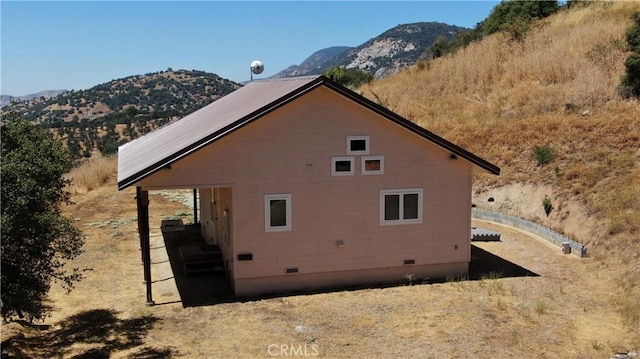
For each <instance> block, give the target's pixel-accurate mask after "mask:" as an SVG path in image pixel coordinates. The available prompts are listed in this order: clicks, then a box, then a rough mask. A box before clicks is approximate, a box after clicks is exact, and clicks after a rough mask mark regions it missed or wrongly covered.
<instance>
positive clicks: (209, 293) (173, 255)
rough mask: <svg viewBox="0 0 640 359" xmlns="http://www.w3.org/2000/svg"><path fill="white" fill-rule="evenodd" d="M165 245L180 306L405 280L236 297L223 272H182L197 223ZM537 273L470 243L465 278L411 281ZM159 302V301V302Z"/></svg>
mask: <svg viewBox="0 0 640 359" xmlns="http://www.w3.org/2000/svg"><path fill="white" fill-rule="evenodd" d="M163 237H164V241H165V247H166V248H167V253H168V255H169V261H170V262H171V269H172V270H173V274H174V278H175V281H176V286H177V288H178V292H179V295H180V298H181V302H182V306H183V307H185V308H186V307H195V306H204V305H214V304H218V303H230V302H248V301H255V300H260V299H267V298H277V297H287V296H293V295H308V294H316V293H329V292H336V291H351V290H360V289H367V288H388V287H396V286H402V285H407V284H408V282H407V280H403V281H402V282H396V283H376V284H367V285H362V286H350V287H346V288H345V287H339V288H330V289H324V290H305V291H293V292H287V293H280V294H269V295H262V296H253V297H235V296H234V295H233V291H232V290H231V287H230V285H229V282H228V280H227V278H226V276H225V273H223V272H212V273H203V274H200V275H193V274H192V275H190V276H188V277H187V276H185V274H184V273H183V272H182V267H181V263H180V255H179V247H181V246H189V245H205V244H206V243H205V242H204V240H203V239H201V238H200V229H199V227H197V226H193V225H189V226H185V230H184V231H181V232H171V233H163ZM537 276H538V274H536V273H534V272H532V271H530V270H528V269H526V268H523V267H521V266H519V265H517V264H515V263H512V262H510V261H508V260H505V259H504V258H501V257H498V256H496V255H495V254H493V253H490V252H487V251H485V250H484V249H482V248H479V247H477V246H475V245H473V244H472V245H471V263H470V265H469V275H468V276H467V277H466V278H430V279H428V280H424V281H422V282H414V283H413V284H430V283H443V282H445V281H447V280H452V279H453V280H464V279H468V280H480V279H484V278H506V277H537ZM160 304H162V303H160Z"/></svg>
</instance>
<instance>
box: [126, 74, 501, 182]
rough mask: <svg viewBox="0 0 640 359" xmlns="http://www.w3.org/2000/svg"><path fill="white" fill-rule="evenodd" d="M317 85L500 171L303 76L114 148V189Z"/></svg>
mask: <svg viewBox="0 0 640 359" xmlns="http://www.w3.org/2000/svg"><path fill="white" fill-rule="evenodd" d="M318 86H326V87H328V88H330V89H332V90H334V91H336V92H338V93H340V94H342V95H344V96H345V97H347V98H350V99H351V100H353V101H355V102H357V103H359V104H361V105H363V106H365V107H367V108H368V109H370V110H372V111H374V112H376V113H378V114H380V115H382V116H384V117H386V118H388V119H389V120H391V121H393V122H395V123H397V124H398V125H401V126H403V127H405V128H407V129H409V130H411V131H412V132H414V133H416V134H418V135H420V136H422V137H424V138H426V139H428V140H430V141H432V142H434V143H435V144H437V145H439V146H441V147H443V148H445V149H447V150H449V151H451V152H452V153H453V154H455V155H457V156H460V157H462V158H465V159H467V160H468V161H470V162H471V163H473V164H475V165H477V166H478V167H480V168H481V169H484V170H486V171H487V172H489V173H493V174H499V173H500V168H498V167H497V166H495V165H493V164H491V163H489V162H487V161H485V160H483V159H481V158H480V157H478V156H476V155H474V154H472V153H470V152H468V151H466V150H464V149H462V148H460V147H458V146H456V145H454V144H453V143H451V142H449V141H447V140H445V139H443V138H441V137H439V136H437V135H435V134H434V133H432V132H430V131H427V130H426V129H424V128H422V127H420V126H418V125H416V124H415V123H413V122H411V121H409V120H406V119H404V118H402V117H401V116H399V115H397V114H395V113H393V112H391V111H389V110H387V109H386V108H384V107H382V106H380V105H378V104H376V103H374V102H372V101H370V100H369V99H367V98H365V97H363V96H361V95H358V94H356V93H355V92H353V91H351V90H349V89H347V88H345V87H343V86H341V85H339V84H337V83H336V82H334V81H332V80H330V79H328V78H326V77H324V76H305V77H290V78H282V79H273V80H258V81H253V82H251V83H249V84H247V85H245V86H243V87H241V88H239V89H237V90H235V91H234V92H232V93H230V94H228V95H226V96H224V97H222V98H220V99H218V100H216V101H214V102H212V103H211V104H209V105H207V106H205V107H203V108H201V109H199V110H197V111H195V112H193V113H191V114H189V115H187V116H185V117H183V118H182V119H180V120H178V121H175V122H172V123H170V124H168V125H165V126H162V127H160V128H158V129H156V130H154V131H152V132H149V133H147V134H146V135H144V136H142V137H139V138H137V139H135V140H133V141H131V142H128V143H126V144H124V145H122V146H120V147H119V149H118V189H121V190H122V189H125V188H127V187H129V186H131V185H133V184H135V183H136V182H138V181H140V180H142V179H143V178H145V177H147V176H149V175H151V174H153V173H155V172H156V171H158V170H160V169H162V168H163V167H165V166H168V165H170V164H172V163H174V162H176V161H177V160H179V159H181V158H183V157H185V156H188V155H189V154H190V153H193V152H194V151H197V150H198V149H200V148H202V147H204V146H206V145H208V144H210V143H211V142H213V141H215V140H217V139H219V138H221V137H224V136H226V135H227V134H229V133H231V132H233V131H235V130H236V129H238V128H241V127H242V126H244V125H246V124H248V123H250V122H252V121H254V120H256V119H258V118H260V117H262V116H263V115H265V114H267V113H269V112H271V111H273V110H275V109H277V108H279V107H280V106H283V105H285V104H286V103H288V102H290V101H292V100H294V99H295V98H297V97H299V96H301V95H303V94H305V93H306V92H308V91H310V90H312V89H314V88H316V87H318Z"/></svg>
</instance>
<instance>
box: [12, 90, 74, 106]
mask: <svg viewBox="0 0 640 359" xmlns="http://www.w3.org/2000/svg"><path fill="white" fill-rule="evenodd" d="M67 91H68V90H43V91H39V92H36V93H32V94H29V95H24V96H12V95H0V108H2V107H5V106H7V105H10V104H11V102H24V101H29V100H33V99H35V98H42V99H43V100H44V99H48V98H51V97H55V96H58V95H59V94H61V93H64V92H67Z"/></svg>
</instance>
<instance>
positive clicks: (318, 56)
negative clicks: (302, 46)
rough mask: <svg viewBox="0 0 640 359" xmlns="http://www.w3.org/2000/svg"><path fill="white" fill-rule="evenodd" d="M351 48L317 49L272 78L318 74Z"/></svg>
mask: <svg viewBox="0 0 640 359" xmlns="http://www.w3.org/2000/svg"><path fill="white" fill-rule="evenodd" d="M351 49H353V47H349V46H333V47H328V48H326V49H322V50H318V51H316V52H314V53H313V54H312V55H311V56H309V57H308V58H307V59H305V60H304V61H303V62H302V63H301V64H300V65H291V66H289V67H287V68H286V69H284V70H282V71H280V72H278V73H277V74H275V75H273V76H272V77H273V78H280V77H290V76H302V75H319V74H321V73H323V72H324V71H325V70H326V69H328V68H329V67H331V66H334V65H335V64H336V59H337V58H338V56H340V55H342V54H344V53H345V52H347V51H349V50H351Z"/></svg>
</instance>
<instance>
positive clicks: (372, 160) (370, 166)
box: [360, 156, 384, 175]
mask: <svg viewBox="0 0 640 359" xmlns="http://www.w3.org/2000/svg"><path fill="white" fill-rule="evenodd" d="M360 173H362V174H363V175H377V174H383V173H384V156H362V166H361V169H360Z"/></svg>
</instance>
